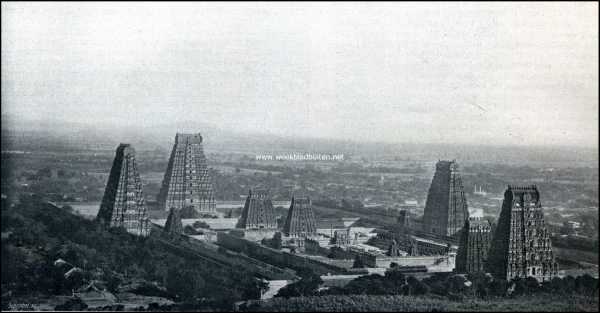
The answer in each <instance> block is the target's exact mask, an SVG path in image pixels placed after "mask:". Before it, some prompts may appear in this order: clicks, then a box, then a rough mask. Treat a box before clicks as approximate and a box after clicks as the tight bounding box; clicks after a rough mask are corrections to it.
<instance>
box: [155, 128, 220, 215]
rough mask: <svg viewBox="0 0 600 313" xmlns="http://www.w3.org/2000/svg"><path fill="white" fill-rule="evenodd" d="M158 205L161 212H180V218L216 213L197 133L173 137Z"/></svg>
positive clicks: (211, 188)
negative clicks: (162, 210)
mask: <svg viewBox="0 0 600 313" xmlns="http://www.w3.org/2000/svg"><path fill="white" fill-rule="evenodd" d="M158 202H159V205H160V206H161V207H163V208H164V210H166V211H169V210H170V209H171V208H176V209H179V210H181V212H180V213H181V214H182V215H183V216H182V218H193V217H199V216H201V215H203V214H211V215H212V214H216V203H215V198H214V195H213V187H212V183H211V179H210V176H209V174H208V166H207V163H206V157H205V156H204V150H203V148H202V136H200V134H180V133H178V134H177V135H176V136H175V145H174V146H173V150H172V152H171V157H170V158H169V163H168V165H167V171H166V173H165V176H164V179H163V183H162V187H161V190H160V193H159V195H158Z"/></svg>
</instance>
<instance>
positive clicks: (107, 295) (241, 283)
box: [2, 196, 264, 310]
mask: <svg viewBox="0 0 600 313" xmlns="http://www.w3.org/2000/svg"><path fill="white" fill-rule="evenodd" d="M262 284H263V283H262V282H260V281H259V280H257V279H255V278H254V277H253V276H252V275H250V274H248V273H246V272H245V271H243V269H238V268H232V267H224V266H219V265H217V264H214V263H210V262H208V261H206V260H203V259H200V258H193V257H191V256H189V255H178V254H177V253H176V252H173V251H170V250H167V249H165V248H164V246H163V245H162V243H161V242H160V241H159V240H157V239H156V238H155V237H154V236H150V237H149V238H143V239H142V238H136V237H135V236H133V235H130V234H128V233H127V232H125V231H124V230H120V229H113V230H111V231H106V230H104V229H102V228H101V227H99V225H97V224H96V223H94V222H93V221H89V220H86V219H83V218H81V217H79V216H77V215H74V214H72V213H71V212H70V211H69V208H59V207H56V206H54V205H52V204H49V203H46V202H45V201H43V200H42V199H39V198H37V197H34V196H32V197H22V198H21V201H20V203H19V204H17V205H9V204H8V203H7V202H6V201H4V199H3V201H2V308H3V309H8V308H9V304H10V303H34V304H39V307H40V308H41V307H47V305H48V303H53V304H55V303H57V302H60V301H58V300H62V302H65V300H72V298H73V297H72V295H73V293H74V292H75V293H77V294H81V295H82V297H81V298H82V299H83V301H84V302H86V301H85V295H87V294H92V295H94V293H95V295H98V294H99V295H100V296H101V297H102V298H103V299H107V301H104V302H100V303H94V304H92V303H86V305H88V307H90V308H91V307H94V306H105V305H108V304H119V303H122V302H123V301H122V300H123V299H125V298H127V299H131V298H132V296H131V295H132V294H134V295H141V296H148V297H154V298H156V297H160V298H163V299H167V300H168V301H163V303H168V302H176V303H196V304H198V303H207V302H209V303H212V304H209V305H205V304H198V306H195V308H203V307H204V308H208V309H213V310H215V309H225V310H227V309H230V308H231V304H232V303H233V302H234V301H238V300H246V299H257V298H258V297H259V296H260V290H261V288H264V286H262ZM96 298H98V297H96ZM138 298H139V297H138ZM154 298H152V300H154ZM40 299H47V300H44V301H46V302H47V303H40V301H41V300H40ZM62 302H61V303H62ZM138 303H139V306H142V307H144V308H145V307H146V306H147V305H148V304H149V303H150V301H149V299H140V301H138ZM136 308H138V306H136Z"/></svg>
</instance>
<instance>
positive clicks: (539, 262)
mask: <svg viewBox="0 0 600 313" xmlns="http://www.w3.org/2000/svg"><path fill="white" fill-rule="evenodd" d="M487 270H488V271H489V272H490V273H492V274H493V275H494V276H496V277H501V278H506V279H507V280H510V279H512V278H515V277H522V278H524V277H528V276H531V277H534V278H536V279H537V280H538V281H547V280H550V279H552V278H553V277H555V276H556V275H557V274H558V264H557V263H556V261H555V259H554V253H553V252H552V243H551V241H550V234H549V233H548V230H547V229H546V225H545V224H544V212H543V209H542V204H541V202H540V193H539V191H538V189H537V187H536V186H535V185H532V186H526V187H517V186H508V189H507V190H506V192H504V201H503V203H502V211H501V212H500V218H499V219H498V226H497V227H496V231H495V232H494V236H493V240H492V244H491V248H490V251H489V257H488V262H487Z"/></svg>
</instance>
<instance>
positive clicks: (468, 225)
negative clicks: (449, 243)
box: [456, 217, 492, 273]
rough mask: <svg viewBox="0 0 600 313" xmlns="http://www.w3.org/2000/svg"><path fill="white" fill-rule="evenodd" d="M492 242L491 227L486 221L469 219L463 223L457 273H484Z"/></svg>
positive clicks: (477, 218)
mask: <svg viewBox="0 0 600 313" xmlns="http://www.w3.org/2000/svg"><path fill="white" fill-rule="evenodd" d="M491 242H492V225H491V224H490V222H489V221H488V220H484V219H481V218H479V217H470V218H469V219H468V220H467V221H466V222H465V228H464V231H463V233H462V234H461V239H460V244H459V248H458V253H457V255H456V270H457V271H458V272H459V273H476V272H483V271H485V263H486V261H487V256H488V251H489V249H490V243H491Z"/></svg>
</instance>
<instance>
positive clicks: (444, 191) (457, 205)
mask: <svg viewBox="0 0 600 313" xmlns="http://www.w3.org/2000/svg"><path fill="white" fill-rule="evenodd" d="M468 218H469V210H468V209H467V199H466V198H465V193H464V191H463V185H462V179H461V177H460V174H459V172H458V164H457V163H456V161H439V162H437V164H436V165H435V174H434V175H433V180H432V181H431V186H430V187H429V193H428V194H427V202H426V203H425V213H424V215H423V228H424V231H426V232H429V233H433V234H437V235H442V236H453V235H455V234H456V233H457V232H458V231H460V230H461V229H462V228H463V226H464V225H465V220H466V219H468Z"/></svg>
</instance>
